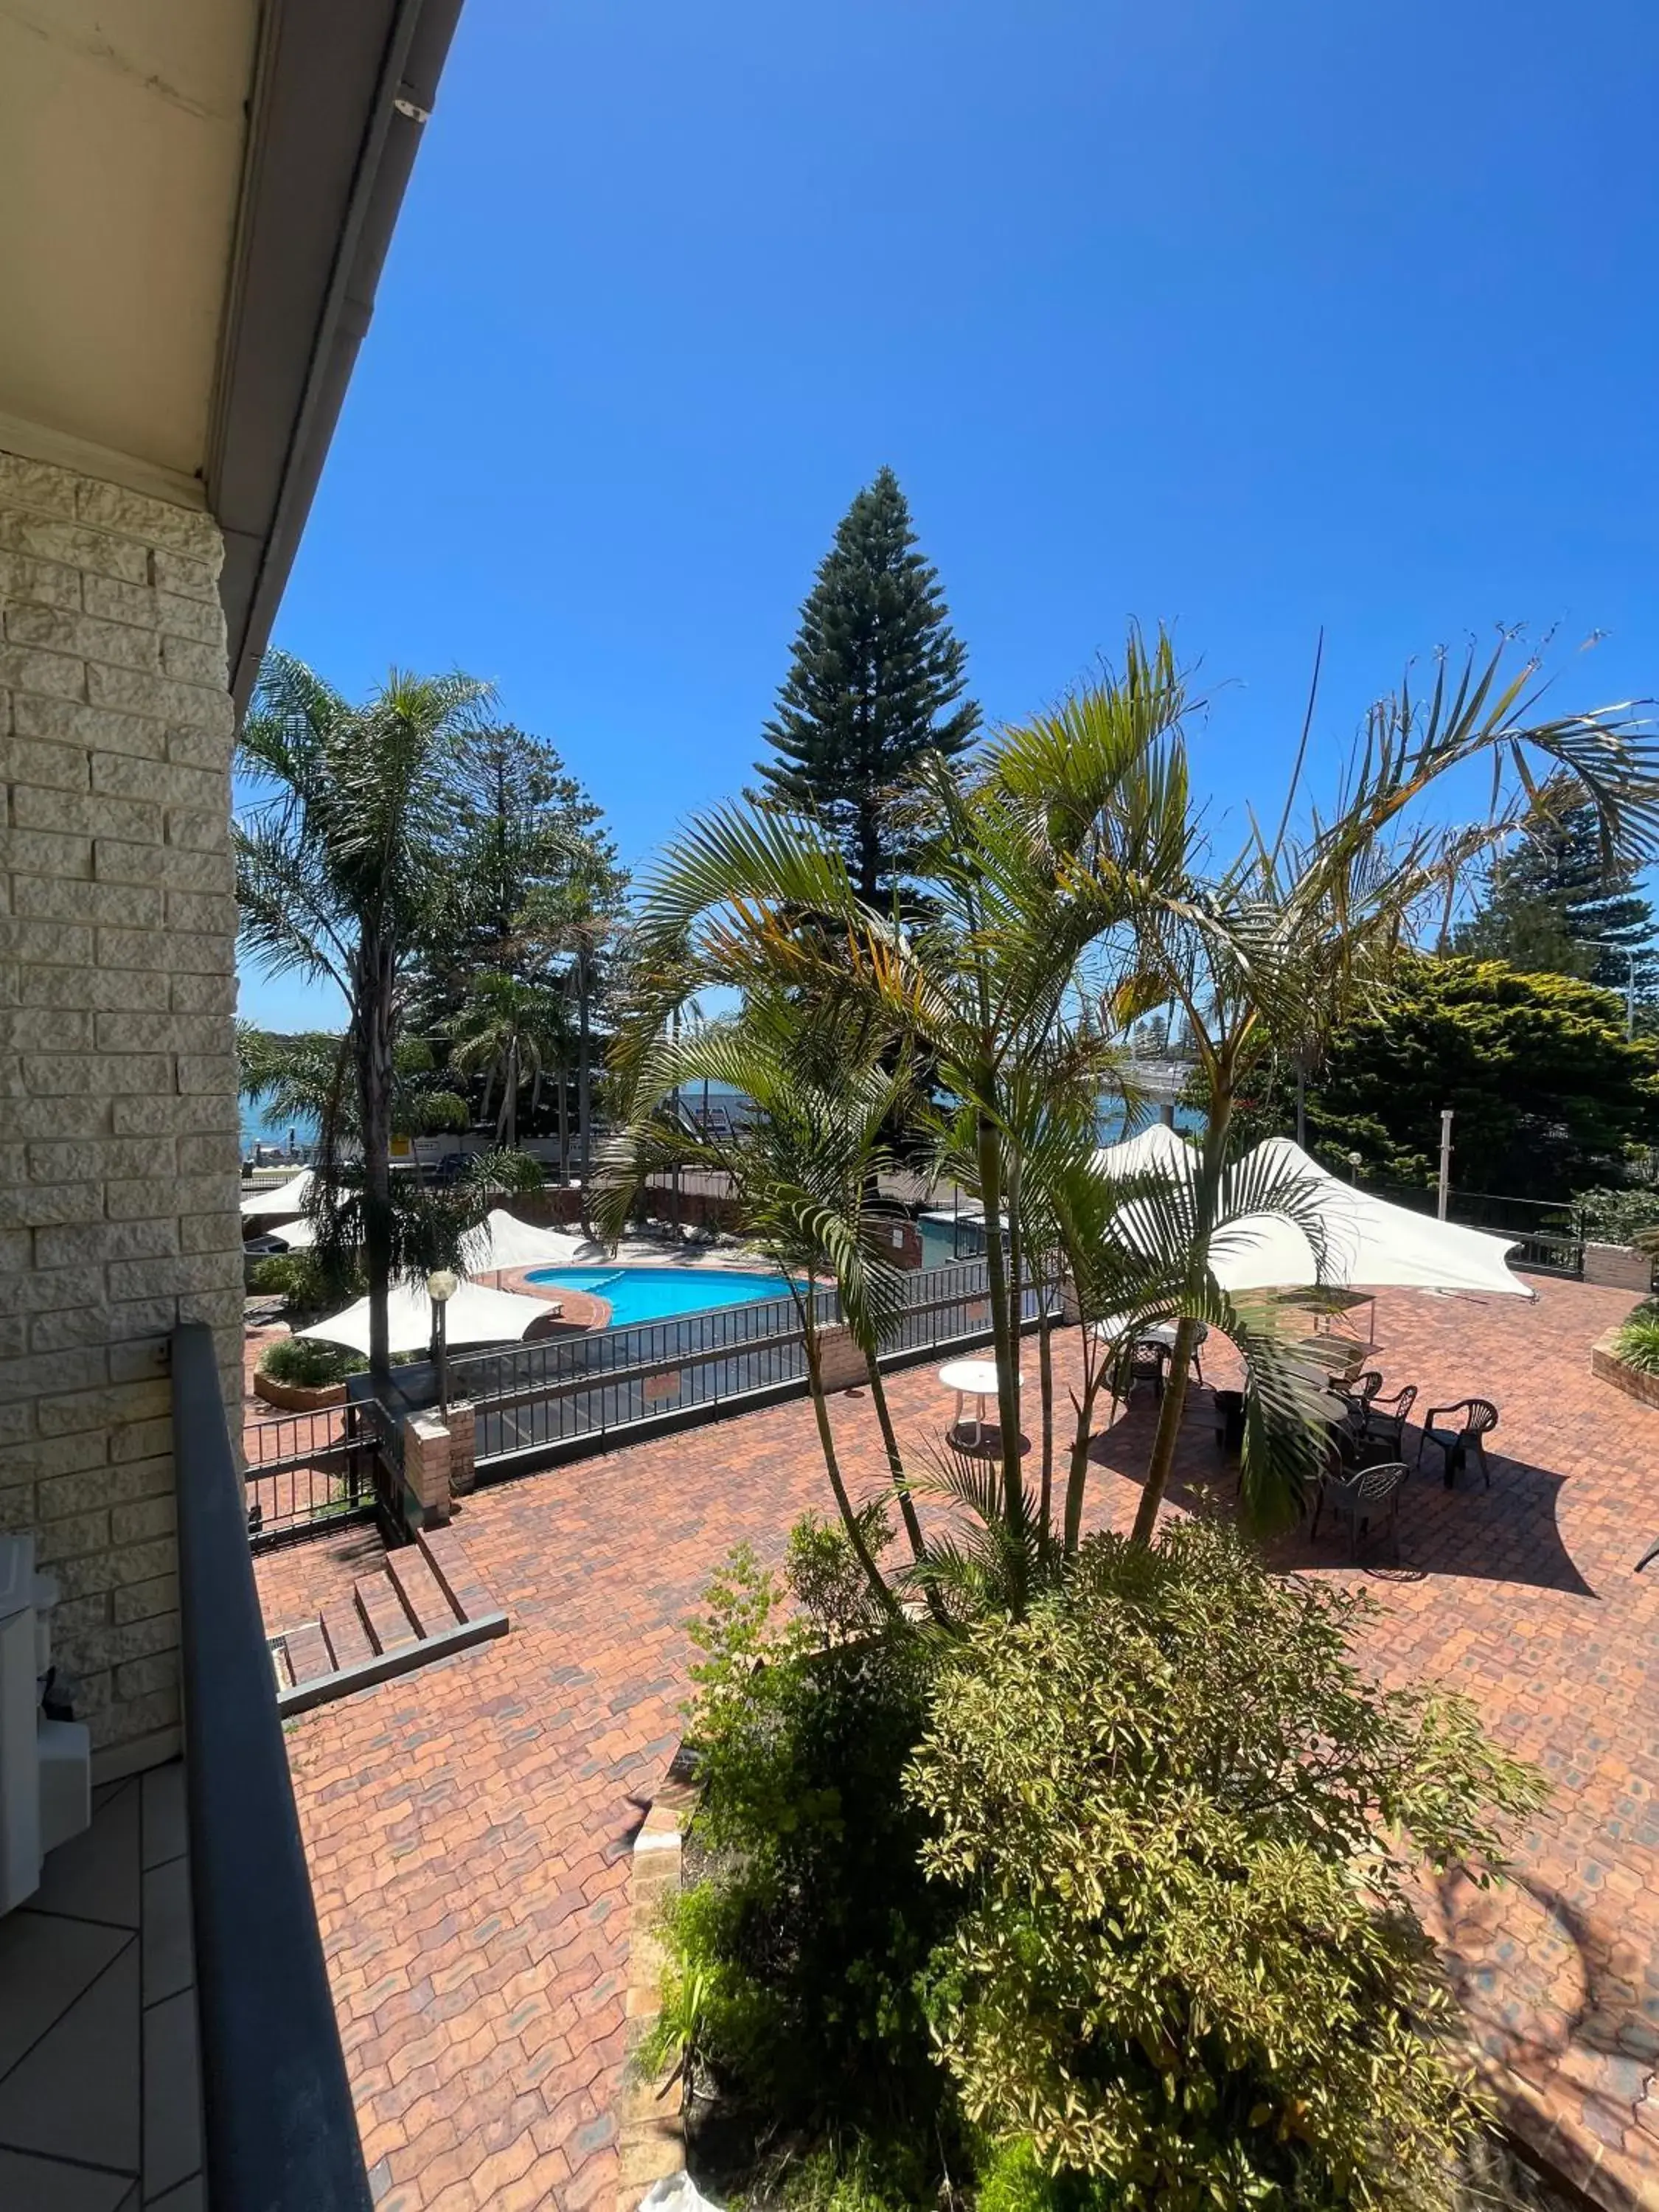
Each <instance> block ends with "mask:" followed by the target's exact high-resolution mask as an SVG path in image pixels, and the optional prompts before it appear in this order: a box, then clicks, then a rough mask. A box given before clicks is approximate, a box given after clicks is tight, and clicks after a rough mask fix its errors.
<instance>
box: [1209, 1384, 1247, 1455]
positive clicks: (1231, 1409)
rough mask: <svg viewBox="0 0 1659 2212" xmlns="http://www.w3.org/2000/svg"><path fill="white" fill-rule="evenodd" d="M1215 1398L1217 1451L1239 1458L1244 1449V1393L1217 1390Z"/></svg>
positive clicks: (1214, 1394)
mask: <svg viewBox="0 0 1659 2212" xmlns="http://www.w3.org/2000/svg"><path fill="white" fill-rule="evenodd" d="M1213 1396H1214V1400H1215V1441H1216V1449H1218V1451H1224V1452H1231V1453H1232V1454H1233V1455H1234V1456H1235V1457H1237V1455H1238V1454H1239V1453H1240V1452H1242V1451H1243V1449H1244V1393H1243V1391H1242V1390H1217V1391H1216V1392H1214V1393H1213Z"/></svg>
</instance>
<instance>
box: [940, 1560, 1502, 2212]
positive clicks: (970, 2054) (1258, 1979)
mask: <svg viewBox="0 0 1659 2212" xmlns="http://www.w3.org/2000/svg"><path fill="white" fill-rule="evenodd" d="M1369 1610H1370V1607H1369V1605H1368V1601H1366V1600H1364V1598H1363V1597H1361V1596H1359V1595H1357V1594H1353V1593H1350V1592H1346V1591H1344V1590H1342V1589H1337V1588H1334V1587H1331V1586H1328V1585H1325V1584H1321V1583H1304V1582H1303V1581H1302V1580H1300V1579H1299V1578H1284V1579H1280V1578H1278V1577H1273V1576H1272V1575H1270V1574H1269V1573H1267V1571H1266V1570H1265V1569H1264V1567H1263V1566H1262V1565H1261V1562H1260V1561H1259V1559H1258V1558H1257V1557H1256V1555H1255V1553H1253V1552H1252V1551H1251V1550H1250V1549H1249V1547H1247V1546H1246V1545H1245V1544H1244V1543H1243V1541H1241V1540H1240V1539H1239V1538H1238V1537H1237V1536H1236V1535H1235V1534H1233V1533H1231V1531H1230V1530H1226V1529H1223V1528H1220V1527H1218V1526H1217V1525H1212V1524H1206V1523H1203V1522H1191V1523H1188V1524H1185V1525H1182V1526H1178V1527H1176V1528H1174V1529H1172V1530H1170V1532H1169V1533H1168V1534H1166V1535H1164V1537H1162V1538H1161V1539H1160V1541H1159V1542H1158V1544H1157V1545H1156V1546H1155V1547H1152V1549H1150V1550H1146V1549H1143V1550H1136V1549H1134V1548H1133V1547H1130V1546H1128V1545H1127V1544H1126V1543H1125V1542H1124V1541H1122V1540H1121V1539H1118V1538H1113V1537H1096V1538H1093V1539H1091V1540H1090V1541H1089V1542H1088V1543H1087V1544H1086V1545H1085V1550H1084V1554H1083V1556H1082V1558H1081V1559H1080V1560H1079V1566H1078V1571H1077V1573H1076V1575H1075V1577H1074V1578H1073V1581H1072V1583H1070V1584H1069V1585H1068V1587H1067V1589H1066V1591H1065V1592H1064V1593H1063V1595H1060V1596H1059V1597H1056V1598H1054V1599H1053V1600H1050V1601H1046V1602H1045V1603H1043V1604H1042V1605H1041V1606H1040V1607H1038V1608H1037V1609H1036V1612H1035V1613H1033V1614H1032V1615H1031V1617H1030V1619H1029V1620H1025V1621H1023V1622H1015V1621H1012V1620H995V1619H993V1620H987V1621H986V1622H984V1623H983V1624H982V1625H981V1626H978V1627H976V1628H975V1629H974V1630H973V1631H972V1632H971V1633H970V1634H969V1636H968V1637H967V1638H965V1639H964V1640H963V1643H962V1644H960V1645H959V1646H957V1647H956V1648H955V1649H953V1650H950V1651H948V1652H947V1653H946V1654H945V1656H944V1657H943V1659H942V1661H941V1663H940V1665H939V1670H938V1673H937V1675H936V1678H935V1680H934V1681H933V1685H932V1693H931V1696H930V1700H929V1717H928V1726H927V1734H926V1735H925V1737H924V1739H923V1741H922V1743H921V1747H920V1748H919V1750H918V1753H917V1755H916V1759H915V1763H914V1765H913V1768H912V1771H911V1775H910V1778H909V1786H910V1790H911V1792H912V1795H913V1796H914V1797H915V1802H916V1803H917V1804H918V1806H919V1807H920V1808H921V1810H922V1811H923V1812H924V1813H925V1814H927V1816H928V1817H929V1820H930V1822H931V1823H932V1832H931V1833H930V1834H929V1835H928V1836H927V1839H926V1840H925V1842H924V1843H923V1845H922V1852H923V1857H924V1860H925V1863H926V1864H927V1868H928V1870H929V1872H930V1873H931V1874H932V1875H933V1876H934V1877H935V1878H936V1879H937V1880H938V1881H940V1882H941V1883H942V1884H945V1885H946V1886H948V1887H949V1888H950V1889H951V1892H952V1893H954V1894H955V1895H956V1896H957V1898H958V1899H960V1901H961V1903H962V1905H963V1915H962V1918H961V1920H960V1922H959V1924H958V1925H957V1929H956V1930H955V1933H954V1935H953V1936H952V1938H951V1941H950V1942H947V1943H946V1944H945V1945H944V1946H942V1947H941V1950H940V1953H939V1957H938V1960H937V1962H936V1967H935V1978H934V1982H933V2021H934V2027H935V2030H936V2033H937V2034H938V2036H939V2044H940V2049H941V2051H942V2055H943V2058H944V2062H945V2065H946V2067H947V2068H948V2069H949V2072H950V2075H951V2079H952V2081H953V2082H954V2083H955V2085H956V2087H957V2093H958V2095H959V2097H960V2099H961V2102H962V2106H963V2111H964V2112H965V2114H966V2117H967V2119H968V2120H969V2122H970V2123H971V2124H974V2125H975V2126H976V2127H978V2128H980V2129H982V2130H984V2132H985V2133H986V2135H987V2136H988V2137H989V2138H990V2139H991V2140H992V2141H993V2142H1005V2143H1013V2144H1018V2143H1021V2142H1027V2143H1029V2144H1030V2147H1031V2153H1032V2156H1031V2159H1030V2160H1028V2161H1022V2158H1021V2156H1020V2154H1018V2152H1016V2153H1014V2154H1006V2160H1005V2162H1004V2163H1000V2164H997V2165H994V2166H993V2168H992V2172H993V2174H994V2176H997V2177H1000V2178H998V2179H996V2180H995V2184H994V2191H993V2197H994V2203H997V2204H998V2205H999V2206H1000V2212H1038V2207H1039V2205H1043V2204H1046V2205H1051V2206H1054V2207H1056V2208H1061V2212H1063V2208H1064V2207H1065V2206H1066V2204H1067V2203H1077V2202H1078V2201H1079V2200H1078V2199H1077V2198H1075V2197H1071V2196H1070V2195H1069V2191H1071V2190H1072V2189H1073V2188H1081V2189H1083V2190H1084V2191H1085V2200H1084V2201H1087V2202H1093V2203H1100V2204H1102V2205H1105V2204H1108V2203H1109V2204H1110V2205H1111V2206H1112V2207H1114V2208H1115V2212H1116V2208H1121V2212H1151V2208H1152V2207H1154V2206H1156V2207H1158V2208H1159V2212H1196V2208H1198V2207H1200V2206H1211V2205H1216V2204H1219V2205H1236V2204H1239V2205H1242V2204H1252V2203H1274V2204H1280V2205H1291V2204H1294V2205H1297V2206H1316V2205H1318V2206H1333V2205H1339V2204H1340V2205H1347V2204H1361V2203H1363V2204H1365V2205H1370V2206H1375V2207H1378V2208H1383V2207H1399V2208H1405V2207H1407V2206H1410V2207H1412V2208H1413V2212H1421V2208H1425V2207H1429V2206H1437V2205H1445V2204H1448V2203H1450V2202H1451V2201H1452V2189H1453V2184H1452V2181H1451V2179H1450V2169H1451V2166H1452V2162H1453V2160H1454V2158H1455V2153H1456V2151H1457V2149H1458V2148H1459V2146H1460V2144H1461V2143H1462V2142H1463V2141H1464V2140H1465V2139H1466V2138H1467V2137H1468V2136H1469V2134H1470V2133H1471V2132H1472V2131H1473V2130H1474V2129H1475V2128H1476V2127H1477V2126H1478V2125H1479V2124H1480V2116H1481V2108H1480V2104H1479V2101H1478V2099H1477V2097H1476V2093H1475V2091H1474V2086H1473V2080H1472V2077H1470V2076H1468V2075H1466V2073H1465V2072H1464V2071H1463V2070H1462V2069H1461V2067H1460V2065H1459V2064H1458V2063H1456V2062H1455V2059H1454V2057H1453V2056H1452V2055H1451V2046H1450V2043H1449V2029H1450V2027H1451V2024H1452V2018H1453V2005H1452V2000H1451V1997H1450V1995H1449V1991H1448V1990H1447V1988H1446V1986H1445V1984H1444V1981H1443V1977H1442V1975H1441V1972H1440V1971H1439V1968H1438V1966H1437V1961H1436V1959H1435V1954H1434V1952H1433V1949H1432V1947H1431V1944H1430V1942H1429V1940H1428V1938H1427V1936H1425V1933H1424V1932H1423V1930H1422V1929H1421V1927H1420V1926H1419V1923H1418V1921H1417V1919H1416V1917H1415V1915H1414V1912H1413V1909H1412V1906H1411V1903H1410V1893H1409V1883H1410V1881H1411V1878H1412V1875H1413V1872H1414V1871H1415V1869H1416V1867H1417V1865H1418V1864H1419V1855H1421V1856H1422V1857H1426V1858H1427V1859H1428V1860H1429V1861H1430V1862H1431V1863H1433V1864H1434V1865H1436V1866H1437V1867H1439V1866H1443V1865H1446V1864H1448V1863H1462V1864H1468V1865H1471V1866H1473V1867H1474V1868H1475V1869H1485V1868H1489V1867H1491V1866H1492V1865H1494V1864H1496V1863H1497V1859H1498V1830H1497V1826H1496V1820H1495V1816H1494V1808H1495V1810H1496V1812H1497V1813H1502V1814H1514V1813H1520V1812H1522V1811H1525V1810H1527V1809H1529V1808H1532V1807H1534V1806H1535V1805H1536V1804H1537V1803H1539V1802H1541V1796H1542V1785H1541V1783H1540V1782H1539V1780H1538V1778H1536V1777H1535V1776H1534V1775H1533V1774H1532V1773H1531V1772H1530V1771H1528V1770H1527V1769H1525V1768H1522V1767H1521V1766H1518V1765H1516V1764H1515V1763H1514V1762H1513V1761H1512V1760H1510V1759H1508V1758H1506V1757H1505V1756H1504V1754H1503V1753H1500V1752H1498V1750H1497V1749H1496V1748H1494V1747H1492V1746H1491V1745H1490V1744H1488V1743H1487V1742H1486V1740H1485V1739H1484V1738H1483V1736H1482V1735H1481V1734H1480V1729H1479V1727H1478V1725H1477V1723H1476V1720H1475V1717H1474V1711H1473V1709H1472V1708H1471V1707H1470V1706H1468V1705H1467V1704H1466V1703H1465V1702H1463V1701H1462V1700H1460V1699H1453V1698H1449V1697H1443V1696H1437V1695H1429V1694H1419V1693H1415V1692H1382V1691H1379V1690H1377V1689H1376V1688H1375V1687H1374V1686H1372V1685H1371V1684H1370V1681H1369V1680H1368V1679H1367V1678H1366V1677H1365V1676H1364V1675H1363V1674H1361V1673H1360V1672H1359V1670H1358V1668H1357V1667H1356V1666H1355V1665H1354V1663H1353V1661H1352V1657H1351V1656H1350V1647H1351V1644H1352V1638H1353V1634H1354V1631H1355V1628H1356V1626H1357V1625H1358V1622H1359V1621H1360V1620H1361V1619H1362V1618H1363V1617H1364V1615H1365V1613H1367V1612H1368V1611H1369ZM1407 1832H1408V1833H1409V1835H1410V1838H1411V1843H1410V1845H1409V1846H1407V1844H1404V1843H1403V1842H1402V1841H1401V1837H1402V1835H1403V1834H1405V1833H1407ZM1032 2165H1036V2166H1038V2167H1039V2168H1042V2167H1046V2168H1048V2169H1049V2170H1050V2171H1051V2172H1056V2173H1057V2174H1058V2175H1059V2176H1060V2179H1061V2182H1062V2183H1063V2184H1064V2187H1063V2189H1061V2190H1060V2193H1058V2194H1056V2195H1054V2196H1053V2197H1048V2198H1046V2199H1045V2198H1043V2197H1042V2195H1041V2191H1040V2190H1039V2186H1038V2183H1037V2181H1036V2179H1035V2178H1034V2176H1033V2174H1032V2172H1031V2171H1030V2166H1032Z"/></svg>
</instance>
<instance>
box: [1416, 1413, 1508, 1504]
mask: <svg viewBox="0 0 1659 2212" xmlns="http://www.w3.org/2000/svg"><path fill="white" fill-rule="evenodd" d="M1454 1415H1456V1416H1457V1417H1458V1418H1457V1422H1456V1425H1455V1427H1443V1426H1442V1425H1441V1424H1442V1423H1443V1422H1450V1421H1451V1419H1452V1418H1453V1416H1454ZM1497 1426H1498V1408H1497V1407H1496V1406H1494V1405H1493V1404H1492V1401H1491V1399H1490V1398H1460V1399H1459V1400H1458V1401H1457V1403H1456V1404H1455V1406H1431V1407H1430V1408H1429V1410H1428V1413H1427V1414H1426V1415H1425V1419H1424V1422H1423V1433H1422V1435H1421V1436H1420V1437H1419V1439H1418V1443H1417V1463H1418V1465H1419V1467H1421V1466H1422V1464H1423V1447H1424V1445H1425V1444H1435V1445H1437V1446H1438V1447H1439V1449H1440V1450H1441V1451H1442V1452H1443V1454H1444V1455H1445V1461H1446V1474H1445V1482H1446V1487H1447V1489H1448V1490H1449V1489H1450V1488H1451V1486H1452V1482H1453V1480H1454V1478H1455V1475H1456V1473H1457V1470H1458V1468H1460V1467H1462V1466H1464V1465H1465V1464H1466V1463H1467V1462H1468V1460H1469V1458H1470V1457H1471V1455H1473V1457H1474V1462H1475V1463H1476V1465H1477V1466H1478V1467H1479V1468H1480V1474H1481V1479H1482V1480H1484V1482H1485V1483H1486V1487H1487V1489H1488V1490H1490V1489H1491V1488H1492V1469H1491V1468H1489V1467H1488V1466H1487V1464H1486V1438H1487V1437H1489V1436H1490V1435H1491V1434H1492V1431H1493V1430H1494V1429H1495V1428H1496V1427H1497Z"/></svg>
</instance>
